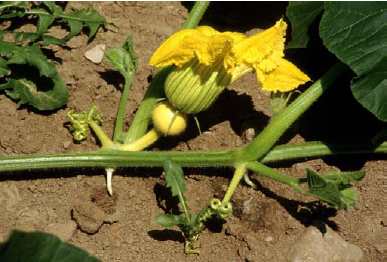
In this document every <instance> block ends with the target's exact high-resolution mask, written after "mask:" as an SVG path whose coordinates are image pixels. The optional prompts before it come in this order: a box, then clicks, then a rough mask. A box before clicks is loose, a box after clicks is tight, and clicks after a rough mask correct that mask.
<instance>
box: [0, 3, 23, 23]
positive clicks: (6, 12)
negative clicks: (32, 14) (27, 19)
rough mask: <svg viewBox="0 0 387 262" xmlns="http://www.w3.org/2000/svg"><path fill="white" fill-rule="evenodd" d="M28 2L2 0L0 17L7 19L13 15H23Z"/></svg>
mask: <svg viewBox="0 0 387 262" xmlns="http://www.w3.org/2000/svg"><path fill="white" fill-rule="evenodd" d="M28 4H29V3H28V2H27V1H26V2H21V1H4V2H0V18H1V19H9V18H14V17H23V16H24V15H25V9H26V8H27V7H28Z"/></svg>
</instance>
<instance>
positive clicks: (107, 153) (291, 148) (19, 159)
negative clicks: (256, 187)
mask: <svg viewBox="0 0 387 262" xmlns="http://www.w3.org/2000/svg"><path fill="white" fill-rule="evenodd" d="M332 148H335V149H334V150H333V149H332ZM372 153H379V154H387V142H384V143H382V144H380V145H379V146H378V147H376V148H369V146H365V147H361V146H358V147H356V146H353V145H348V146H333V145H331V146H327V145H325V144H322V143H319V142H307V143H304V144H301V145H281V146H277V147H275V148H274V149H273V150H272V151H270V152H269V153H268V154H267V155H266V156H265V157H264V158H263V159H262V160H261V162H262V163H270V162H278V161H288V160H294V159H305V158H316V157H321V156H328V155H336V154H372ZM166 160H171V161H173V162H175V163H176V164H179V165H181V166H183V167H220V166H229V167H233V166H234V165H235V155H234V154H233V151H211V152H208V151H207V152H201V151H190V152H174V151H166V152H165V151H164V152H149V151H142V152H126V151H119V150H98V151H94V152H84V153H70V154H52V155H18V156H6V157H0V172H4V171H19V170H33V169H45V168H80V167H102V168H105V167H107V166H109V167H112V168H113V167H162V166H163V165H164V161H166Z"/></svg>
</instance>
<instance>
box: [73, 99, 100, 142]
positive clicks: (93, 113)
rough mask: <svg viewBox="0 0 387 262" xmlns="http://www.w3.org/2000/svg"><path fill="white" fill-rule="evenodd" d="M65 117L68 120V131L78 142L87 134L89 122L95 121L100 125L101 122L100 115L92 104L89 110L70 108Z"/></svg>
mask: <svg viewBox="0 0 387 262" xmlns="http://www.w3.org/2000/svg"><path fill="white" fill-rule="evenodd" d="M67 117H68V118H69V120H70V124H71V125H70V127H69V129H70V132H71V134H72V135H73V137H74V140H75V141H77V142H80V141H82V140H85V139H86V138H87V137H88V135H89V131H90V128H89V124H90V122H92V121H93V122H95V123H96V124H97V125H101V123H102V116H101V114H100V113H99V112H98V111H97V107H96V106H95V105H93V106H92V107H91V108H90V110H89V111H85V112H80V113H77V112H74V111H73V110H70V111H69V112H68V113H67Z"/></svg>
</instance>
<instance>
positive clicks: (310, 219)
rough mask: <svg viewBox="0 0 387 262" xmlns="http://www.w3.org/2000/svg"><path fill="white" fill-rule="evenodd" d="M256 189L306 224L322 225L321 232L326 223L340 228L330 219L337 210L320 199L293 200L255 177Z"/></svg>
mask: <svg viewBox="0 0 387 262" xmlns="http://www.w3.org/2000/svg"><path fill="white" fill-rule="evenodd" d="M253 180H254V183H255V185H256V190H257V191H260V192H262V193H263V194H264V195H265V197H267V198H271V199H273V200H275V201H277V202H278V203H279V204H280V205H281V206H282V207H283V208H285V210H286V211H287V212H288V213H289V214H290V215H291V216H292V217H293V218H295V219H296V220H297V221H299V222H300V223H301V224H302V225H304V226H306V227H307V226H311V225H314V226H316V224H318V225H320V226H319V229H320V231H321V232H324V231H325V225H328V226H329V227H331V228H332V229H334V230H338V229H339V227H338V225H337V224H336V223H335V222H334V221H332V220H330V218H331V217H334V216H336V215H337V210H336V209H334V208H331V207H328V206H326V205H324V204H322V203H321V202H320V201H312V202H303V201H298V200H291V199H288V198H285V197H282V196H280V195H278V194H276V193H275V192H274V191H272V190H270V189H269V188H267V187H265V186H263V185H262V184H261V183H260V182H259V181H257V180H256V179H253Z"/></svg>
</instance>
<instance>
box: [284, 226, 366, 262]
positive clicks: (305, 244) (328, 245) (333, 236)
mask: <svg viewBox="0 0 387 262" xmlns="http://www.w3.org/2000/svg"><path fill="white" fill-rule="evenodd" d="M363 257H364V253H363V251H362V250H361V249H360V248H359V247H358V246H355V245H353V244H350V243H348V242H346V241H345V240H344V239H342V238H341V237H340V236H339V235H338V234H337V233H336V232H335V231H333V230H332V229H330V228H329V227H327V232H326V233H325V234H324V235H323V234H322V233H321V232H320V231H319V230H318V229H317V228H315V227H313V226H310V227H308V228H307V229H306V230H305V231H304V233H303V234H302V235H301V237H300V238H299V239H298V240H297V242H296V243H295V244H294V245H293V246H292V247H291V248H290V252H289V255H288V261H291V262H309V261H310V262H358V261H362V259H363Z"/></svg>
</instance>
